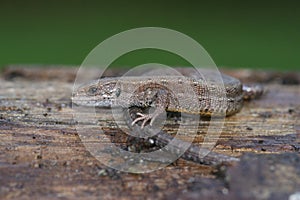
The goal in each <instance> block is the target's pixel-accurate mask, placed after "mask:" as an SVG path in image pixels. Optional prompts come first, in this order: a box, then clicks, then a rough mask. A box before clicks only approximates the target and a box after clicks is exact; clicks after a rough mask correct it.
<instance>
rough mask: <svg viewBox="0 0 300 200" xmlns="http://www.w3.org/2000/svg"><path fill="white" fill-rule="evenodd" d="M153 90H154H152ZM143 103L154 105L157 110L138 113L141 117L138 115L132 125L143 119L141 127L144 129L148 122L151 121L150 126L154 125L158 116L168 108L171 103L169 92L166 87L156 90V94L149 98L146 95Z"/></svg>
mask: <svg viewBox="0 0 300 200" xmlns="http://www.w3.org/2000/svg"><path fill="white" fill-rule="evenodd" d="M152 92H153V91H152ZM143 102H144V103H143V104H144V105H146V106H154V107H155V110H154V112H153V113H149V114H145V113H140V112H138V113H136V115H138V116H139V117H137V118H136V119H135V120H134V121H133V122H132V123H131V125H132V126H133V125H134V124H136V123H137V122H139V121H142V125H141V128H142V129H143V128H144V127H145V125H146V123H147V122H149V121H150V124H149V125H150V126H152V125H153V123H154V121H155V120H156V118H157V117H158V116H160V115H161V114H162V113H164V112H165V110H166V108H167V107H168V105H169V93H168V92H167V91H166V89H158V90H157V91H155V94H154V95H153V96H152V97H151V98H149V97H146V96H144V97H143Z"/></svg>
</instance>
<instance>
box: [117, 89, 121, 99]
mask: <svg viewBox="0 0 300 200" xmlns="http://www.w3.org/2000/svg"><path fill="white" fill-rule="evenodd" d="M120 94H121V89H120V88H117V89H116V96H117V97H119V96H120Z"/></svg>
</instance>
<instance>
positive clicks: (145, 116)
mask: <svg viewBox="0 0 300 200" xmlns="http://www.w3.org/2000/svg"><path fill="white" fill-rule="evenodd" d="M136 114H137V115H138V116H140V117H138V118H136V119H135V120H134V121H133V122H132V123H131V126H133V125H134V124H136V123H137V122H138V121H143V123H142V125H141V128H142V129H143V128H144V127H145V124H146V123H147V122H148V121H149V120H150V126H152V124H153V121H154V120H155V118H156V116H155V115H152V114H143V113H136Z"/></svg>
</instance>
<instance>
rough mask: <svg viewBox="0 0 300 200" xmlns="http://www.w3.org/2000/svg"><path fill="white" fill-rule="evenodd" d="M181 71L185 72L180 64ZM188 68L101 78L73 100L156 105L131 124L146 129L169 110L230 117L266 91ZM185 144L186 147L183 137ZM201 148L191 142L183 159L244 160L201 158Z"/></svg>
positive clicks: (162, 139)
mask: <svg viewBox="0 0 300 200" xmlns="http://www.w3.org/2000/svg"><path fill="white" fill-rule="evenodd" d="M178 70H179V71H182V69H179V68H178ZM183 71H184V77H183V76H177V75H175V76H174V75H172V76H167V75H163V76H129V77H128V76H125V77H104V78H99V79H96V80H92V81H90V82H88V83H85V84H83V85H82V86H80V87H79V88H77V89H76V90H75V92H74V93H73V96H72V101H73V103H75V104H76V105H81V106H93V107H122V108H132V107H138V108H147V107H154V112H152V113H146V114H145V113H142V112H141V109H138V111H135V113H134V114H135V115H136V116H137V117H136V118H135V119H134V120H133V121H131V126H134V125H135V124H137V123H138V122H142V124H141V129H143V128H144V127H145V126H146V124H147V123H149V125H150V126H152V125H153V122H154V121H155V119H156V118H157V117H158V116H159V115H160V114H162V113H163V112H165V111H171V112H183V113H188V114H196V115H200V116H206V117H211V116H230V115H233V114H235V113H237V112H239V111H240V110H241V108H242V106H243V102H244V101H245V100H249V99H253V98H256V97H259V96H260V95H261V94H262V93H263V88H262V86H261V85H252V86H247V85H243V84H242V83H241V82H240V81H239V80H238V79H236V78H233V77H231V76H228V75H225V74H221V76H220V74H219V73H217V72H213V71H211V70H206V69H201V70H200V71H199V72H200V74H199V73H198V74H197V72H198V71H195V70H194V69H184V70H183ZM170 88H171V89H170ZM172 90H175V92H174V91H172ZM192 93H193V94H194V96H193V95H192ZM189 95H190V96H191V98H189ZM192 96H193V98H192ZM180 98H185V99H187V100H186V101H184V103H179V102H178V101H177V100H178V99H180ZM126 117H127V118H130V115H128V114H127V116H126ZM154 138H155V144H156V145H158V146H160V147H162V146H164V145H166V144H168V143H169V142H170V141H171V140H172V139H174V138H172V136H170V135H168V134H167V133H165V132H164V131H159V132H158V133H157V134H156V136H155V137H154ZM181 143H182V145H183V146H184V145H186V143H185V142H184V141H182V142H181ZM178 144H180V142H178ZM180 148H181V147H180V146H178V147H174V149H175V150H173V151H174V152H176V149H180ZM199 150H200V147H199V146H197V145H194V144H192V145H191V146H190V147H189V148H188V149H187V150H186V151H185V152H184V153H183V155H182V158H184V159H187V160H192V161H195V162H198V163H200V164H207V165H216V164H220V163H231V162H234V161H238V160H239V159H238V158H235V157H231V156H226V155H222V154H218V153H214V152H210V153H208V154H207V156H206V157H204V158H202V157H199V155H198V152H199Z"/></svg>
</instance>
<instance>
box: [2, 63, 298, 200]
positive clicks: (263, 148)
mask: <svg viewBox="0 0 300 200" xmlns="http://www.w3.org/2000/svg"><path fill="white" fill-rule="evenodd" d="M224 71H225V73H227V74H230V75H234V76H235V77H237V78H240V79H242V81H244V82H261V83H263V84H264V86H265V88H266V90H267V92H266V94H265V95H264V96H263V97H262V98H260V99H258V100H255V101H251V102H247V103H245V105H244V107H243V109H242V111H241V112H240V113H238V114H236V115H234V116H231V117H228V118H226V119H225V123H224V127H223V129H222V134H221V135H220V137H218V136H214V135H210V136H209V137H210V139H212V140H213V141H216V142H217V144H216V146H215V148H214V149H213V151H216V152H219V153H223V154H227V155H232V156H237V157H241V158H242V160H241V162H240V163H238V164H236V165H235V166H231V167H228V168H229V169H228V168H224V167H220V168H216V167H211V166H204V165H198V164H195V163H192V162H188V161H184V160H182V159H179V160H178V161H176V162H175V163H173V164H171V165H169V166H167V167H165V168H163V169H161V170H157V171H154V172H151V173H145V174H131V173H125V172H120V171H117V170H114V169H111V168H109V167H107V166H105V165H103V164H102V163H101V162H99V161H98V160H97V159H95V158H94V157H93V156H92V155H91V154H90V152H89V151H87V150H86V148H85V146H84V144H83V143H82V141H81V139H80V137H79V136H78V134H77V131H76V124H77V122H76V119H74V118H73V114H74V113H73V110H72V104H71V100H70V96H71V92H72V87H73V80H74V78H75V76H76V68H62V67H60V69H58V68H53V66H51V67H46V68H38V67H24V66H17V67H16V66H11V67H8V68H7V69H6V70H5V71H4V72H3V73H2V76H1V78H0V84H1V90H0V137H1V139H0V198H1V199H29V198H30V199H31V198H43V199H58V198H62V199H82V198H89V199H116V198H118V199H141V198H143V199H144V198H148V199H154V198H159V199H171V198H172V199H173V198H174V197H178V198H179V197H180V198H182V199H199V198H200V197H201V198H202V199H211V198H222V199H240V198H241V197H244V198H246V197H247V198H256V199H259V198H261V199H267V198H268V197H269V198H271V197H274V198H273V199H279V197H280V198H288V197H289V196H290V195H292V194H294V193H296V192H297V190H298V191H299V188H300V183H299V180H300V172H299V166H300V161H299V160H300V158H299V151H300V123H299V119H300V87H299V80H300V75H299V73H283V72H261V71H251V70H242V69H241V70H234V71H233V70H228V69H225V70H224ZM93 73H94V72H93V69H91V74H93ZM47 74H48V75H47ZM49 74H50V75H49ZM109 74H110V75H114V74H117V75H119V74H120V72H119V71H114V70H112V71H110V72H109ZM88 117H89V116H88V115H87V119H89V118H88ZM96 117H97V120H98V122H97V126H94V125H91V126H90V131H91V132H93V131H95V132H97V131H98V130H102V131H103V133H105V134H106V135H107V136H109V138H110V139H112V140H114V142H116V143H119V144H120V146H122V145H123V146H124V147H128V146H130V145H132V146H135V148H136V146H137V145H139V144H132V143H130V142H132V141H131V140H128V138H127V137H126V135H125V134H124V133H123V132H122V131H121V130H120V129H118V128H117V127H116V122H115V121H114V118H113V116H112V115H111V112H110V111H109V110H104V109H102V110H101V109H100V110H97V113H96ZM93 119H94V118H91V120H93ZM87 121H88V120H87ZM120 123H122V122H120ZM208 125H209V122H208V121H202V122H200V128H199V129H198V130H197V131H198V134H197V136H196V138H195V140H194V143H200V142H202V141H203V140H204V138H205V137H206V130H207V128H208ZM174 127H176V126H174V120H173V119H172V118H171V119H168V120H167V121H166V125H165V126H164V129H165V130H166V131H168V133H170V134H174V132H175V131H176V129H174ZM187 129H188V127H187ZM191 131H192V130H191ZM187 137H188V136H187ZM214 137H215V138H214ZM183 139H184V138H183ZM249 153H250V154H249ZM284 153H285V154H284ZM262 163H267V164H262ZM272 166H273V167H272ZM244 169H246V170H247V169H248V172H249V173H245V174H244V175H243V174H242V173H241V171H242V170H244ZM268 170H271V171H268ZM272 170H273V171H272ZM259 172H261V173H259ZM229 176H230V177H231V178H230V179H228V177H229ZM247 177H252V179H251V181H250V182H249V184H246V185H244V186H243V185H242V184H241V183H239V181H242V180H244V181H245V180H247V179H248V178H247ZM255 177H260V178H255ZM274 177H275V178H274ZM249 179H250V178H249ZM283 183H284V185H285V186H286V187H284V188H283V187H280V185H281V184H283ZM251 187H252V189H251ZM274 187H278V188H280V190H279V189H278V190H275V189H274ZM255 188H256V190H254V189H255ZM257 188H260V189H261V190H259V189H257ZM271 188H273V189H271ZM253 191H256V192H253ZM257 191H258V192H257ZM265 197H267V198H265ZM277 197H278V198H277Z"/></svg>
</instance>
